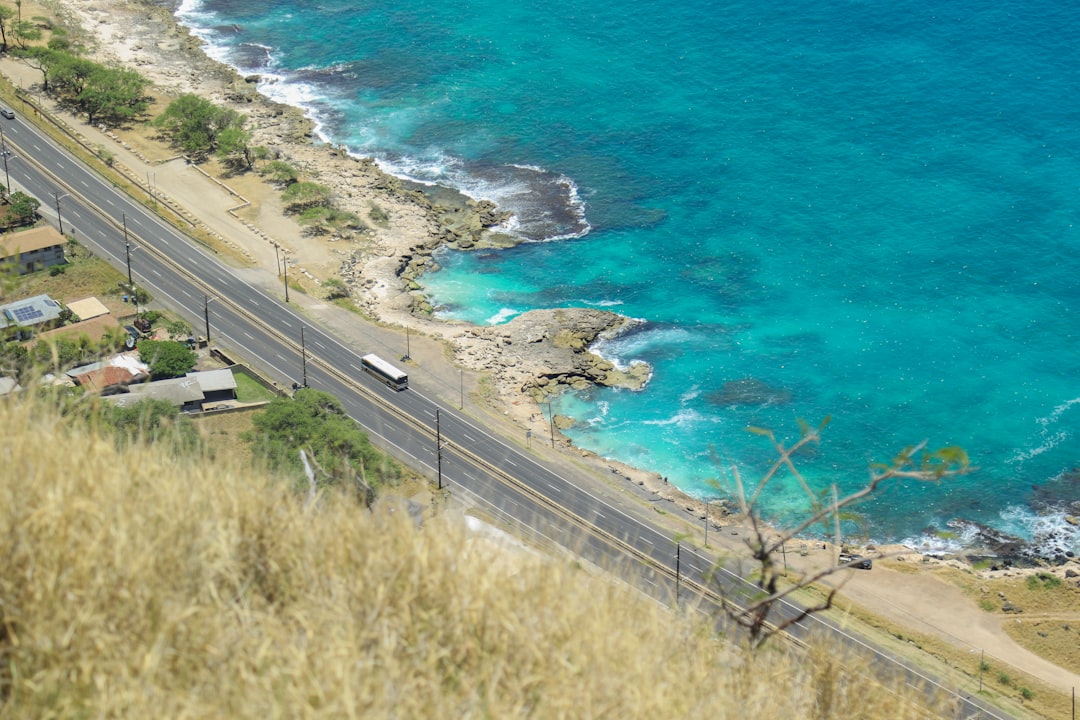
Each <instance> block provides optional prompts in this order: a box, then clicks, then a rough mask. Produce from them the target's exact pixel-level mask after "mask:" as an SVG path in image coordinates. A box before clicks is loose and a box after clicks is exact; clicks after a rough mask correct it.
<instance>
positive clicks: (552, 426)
mask: <svg viewBox="0 0 1080 720" xmlns="http://www.w3.org/2000/svg"><path fill="white" fill-rule="evenodd" d="M547 406H548V429H549V431H550V432H551V447H555V414H554V413H553V412H552V411H551V401H550V400H548V404H547Z"/></svg>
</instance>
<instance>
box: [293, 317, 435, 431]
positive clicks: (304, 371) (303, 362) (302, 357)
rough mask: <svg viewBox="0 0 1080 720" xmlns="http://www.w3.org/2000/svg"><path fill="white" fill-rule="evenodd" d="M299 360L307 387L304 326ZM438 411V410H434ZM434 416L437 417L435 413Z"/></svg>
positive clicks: (301, 330)
mask: <svg viewBox="0 0 1080 720" xmlns="http://www.w3.org/2000/svg"><path fill="white" fill-rule="evenodd" d="M300 362H301V364H302V368H303V379H304V385H303V386H304V387H307V345H306V344H304V326H303V325H301V326H300ZM436 412H438V411H436ZM436 417H438V416H437V415H436Z"/></svg>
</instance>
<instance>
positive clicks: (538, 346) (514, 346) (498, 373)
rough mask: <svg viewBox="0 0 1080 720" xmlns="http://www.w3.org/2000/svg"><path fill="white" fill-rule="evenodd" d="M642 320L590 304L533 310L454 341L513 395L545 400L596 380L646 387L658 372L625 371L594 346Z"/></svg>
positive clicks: (464, 359) (637, 367) (465, 357)
mask: <svg viewBox="0 0 1080 720" xmlns="http://www.w3.org/2000/svg"><path fill="white" fill-rule="evenodd" d="M640 322H641V321H640V320H634V319H631V318H627V317H624V316H622V315H618V314H616V313H611V312H606V311H603V310H592V309H588V308H562V309H556V310H532V311H530V312H527V313H523V314H521V315H519V316H517V317H516V318H514V319H513V320H511V321H510V322H509V323H507V324H505V325H500V326H497V327H482V328H480V327H478V328H470V329H469V330H466V331H465V332H463V333H460V334H459V335H458V336H457V337H455V338H454V339H453V340H452V343H451V345H452V348H453V351H454V353H455V355H456V357H457V358H458V359H459V361H460V362H461V363H462V364H463V365H465V366H467V367H468V368H469V369H472V370H476V371H479V372H483V373H486V374H488V375H489V376H490V377H491V378H492V380H493V381H494V383H495V385H496V388H497V389H498V391H499V392H500V394H505V395H506V396H507V397H521V395H525V396H527V397H529V398H531V399H532V400H534V401H535V402H540V401H542V400H544V399H545V398H547V397H549V396H550V395H553V394H556V393H558V392H561V391H563V390H565V389H567V388H573V389H575V390H583V389H586V388H588V387H590V386H592V385H594V384H595V385H603V386H607V387H621V388H627V389H630V390H640V389H641V388H642V387H644V386H645V383H646V382H647V381H648V379H649V376H650V374H651V372H652V368H651V367H650V366H649V365H648V364H647V363H644V362H640V361H637V362H633V363H631V364H630V366H629V367H627V368H625V369H620V368H618V367H616V366H615V364H614V363H612V362H611V361H610V360H607V359H605V358H603V357H601V356H600V355H598V354H596V353H595V352H593V351H592V350H591V349H590V348H591V347H592V346H593V344H594V343H595V342H597V341H598V340H603V339H607V338H612V337H615V336H616V335H618V334H620V333H622V332H625V331H626V330H627V329H629V328H631V327H633V326H635V325H637V324H639V323H640Z"/></svg>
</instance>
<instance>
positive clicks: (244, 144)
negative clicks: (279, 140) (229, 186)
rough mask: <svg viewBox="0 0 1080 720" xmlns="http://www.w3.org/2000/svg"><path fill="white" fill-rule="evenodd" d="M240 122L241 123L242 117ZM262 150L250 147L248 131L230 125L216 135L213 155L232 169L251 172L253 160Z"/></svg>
mask: <svg viewBox="0 0 1080 720" xmlns="http://www.w3.org/2000/svg"><path fill="white" fill-rule="evenodd" d="M240 122H241V123H242V122H243V117H242V116H241V118H240ZM264 150H265V148H261V147H252V146H251V132H250V131H248V130H245V129H244V128H243V127H242V126H241V125H230V126H229V127H226V128H223V129H222V130H221V132H219V133H218V136H217V147H216V148H215V150H214V154H215V155H217V156H218V157H219V158H221V159H222V160H223V161H225V162H226V163H227V164H229V165H231V166H233V167H239V168H242V169H244V170H251V169H252V168H253V167H255V158H256V157H257V156H259V155H260V154H262V152H263V151H264Z"/></svg>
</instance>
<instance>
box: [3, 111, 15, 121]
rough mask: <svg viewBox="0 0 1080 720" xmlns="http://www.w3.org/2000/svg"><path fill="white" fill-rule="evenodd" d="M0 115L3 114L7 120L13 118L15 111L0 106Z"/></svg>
mask: <svg viewBox="0 0 1080 720" xmlns="http://www.w3.org/2000/svg"><path fill="white" fill-rule="evenodd" d="M0 115H3V116H4V117H6V118H7V119H8V120H14V119H15V111H14V110H12V109H11V108H0Z"/></svg>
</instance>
